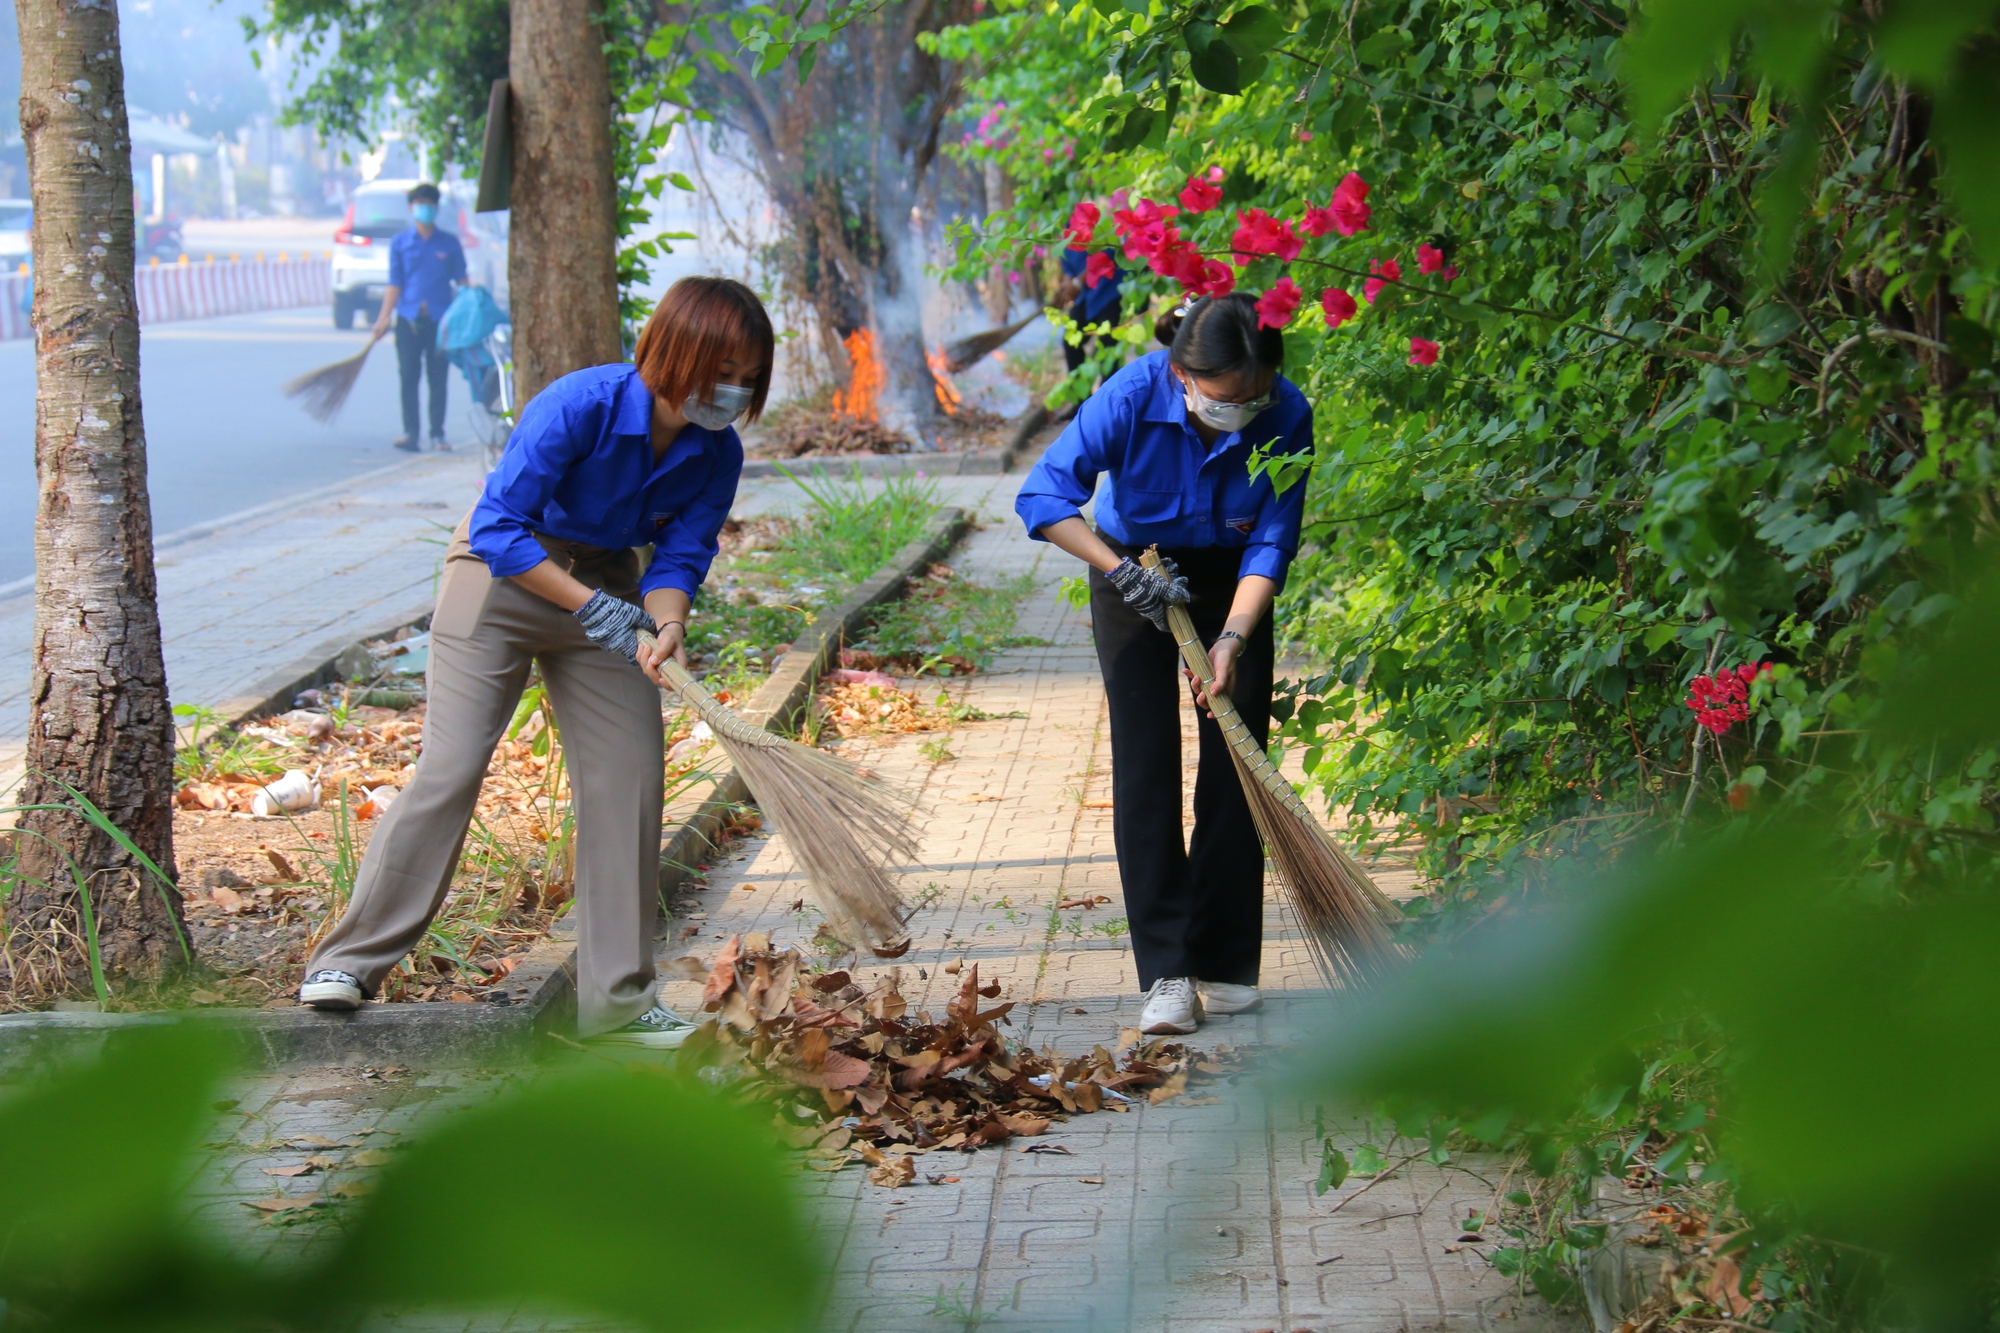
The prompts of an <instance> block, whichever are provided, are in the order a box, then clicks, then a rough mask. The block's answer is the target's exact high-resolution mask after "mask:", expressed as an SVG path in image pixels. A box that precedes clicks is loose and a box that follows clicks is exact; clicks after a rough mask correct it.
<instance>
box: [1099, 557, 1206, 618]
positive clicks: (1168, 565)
mask: <svg viewBox="0 0 2000 1333" xmlns="http://www.w3.org/2000/svg"><path fill="white" fill-rule="evenodd" d="M1162 564H1163V566H1164V568H1163V569H1162V570H1161V571H1154V570H1150V569H1147V568H1146V567H1145V566H1144V565H1142V564H1140V563H1139V562H1138V561H1136V560H1133V559H1131V558H1130V557H1127V558H1126V559H1124V560H1121V561H1119V562H1118V568H1116V569H1114V570H1112V571H1111V572H1110V573H1109V574H1106V575H1105V576H1104V577H1105V578H1107V579H1109V580H1110V581H1111V586H1112V587H1114V588H1116V589H1118V591H1119V592H1120V593H1121V594H1122V595H1123V596H1124V598H1125V604H1126V605H1127V606H1129V607H1131V608H1132V609H1133V610H1134V611H1137V612H1138V613H1139V614H1140V615H1142V616H1144V617H1146V619H1148V620H1150V621H1152V622H1153V628H1155V629H1157V630H1160V631H1162V632H1164V631H1165V630H1166V628H1167V608H1168V607H1169V606H1186V605H1187V604H1188V602H1189V601H1190V600H1192V597H1191V594H1189V592H1188V585H1187V580H1186V579H1184V578H1181V577H1180V576H1179V575H1180V571H1178V570H1177V569H1175V568H1174V566H1173V564H1172V562H1171V561H1163V562H1162Z"/></svg>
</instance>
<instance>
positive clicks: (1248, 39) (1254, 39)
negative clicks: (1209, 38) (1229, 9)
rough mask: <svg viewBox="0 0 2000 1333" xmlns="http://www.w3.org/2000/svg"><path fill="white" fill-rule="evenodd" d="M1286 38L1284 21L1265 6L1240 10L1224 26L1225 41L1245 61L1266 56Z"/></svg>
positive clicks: (1252, 6) (1223, 35)
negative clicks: (1252, 57) (1265, 54)
mask: <svg viewBox="0 0 2000 1333" xmlns="http://www.w3.org/2000/svg"><path fill="white" fill-rule="evenodd" d="M1286 36H1287V34H1286V32H1285V24H1284V20H1282V19H1280V18H1279V17H1278V16H1277V14H1276V13H1275V12H1274V11H1272V10H1270V9H1266V8H1265V7H1264V6H1263V5H1250V6H1248V7H1246V8H1243V9H1239V10H1237V11H1236V13H1235V14H1234V15H1232V16H1231V17H1230V20H1229V22H1227V23H1225V24H1223V25H1222V38H1223V40H1224V41H1226V42H1228V43H1229V48H1230V50H1232V51H1234V52H1236V54H1237V55H1239V56H1241V57H1243V58H1244V59H1245V60H1248V59H1249V58H1250V57H1251V56H1260V55H1262V54H1264V52H1266V51H1268V50H1270V49H1271V48H1272V47H1274V46H1276V45H1277V44H1278V43H1279V42H1282V41H1284V40H1285V37H1286Z"/></svg>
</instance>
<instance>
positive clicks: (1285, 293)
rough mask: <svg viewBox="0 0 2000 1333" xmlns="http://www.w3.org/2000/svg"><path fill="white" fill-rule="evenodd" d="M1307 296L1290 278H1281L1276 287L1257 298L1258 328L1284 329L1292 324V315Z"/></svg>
mask: <svg viewBox="0 0 2000 1333" xmlns="http://www.w3.org/2000/svg"><path fill="white" fill-rule="evenodd" d="M1305 295H1306V294H1305V293H1304V292H1302V291H1300V290H1299V285H1298V284H1297V283H1296V282H1293V281H1292V280H1291V278H1290V277H1289V276H1287V277H1283V278H1279V279H1278V282H1277V285H1276V286H1274V287H1272V288H1271V290H1269V291H1267V292H1265V293H1264V294H1263V295H1262V296H1260V297H1258V298H1257V326H1258V327H1259V328H1264V329H1282V328H1284V327H1285V325H1287V324H1289V323H1291V322H1292V315H1293V313H1294V312H1295V311H1297V310H1298V308H1299V302H1300V301H1303V300H1304V299H1305Z"/></svg>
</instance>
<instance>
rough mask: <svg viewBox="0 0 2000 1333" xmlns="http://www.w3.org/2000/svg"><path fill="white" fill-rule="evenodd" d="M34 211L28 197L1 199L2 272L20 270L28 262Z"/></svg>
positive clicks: (0, 246)
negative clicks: (31, 222)
mask: <svg viewBox="0 0 2000 1333" xmlns="http://www.w3.org/2000/svg"><path fill="white" fill-rule="evenodd" d="M32 211H33V210H32V206H31V205H30V204H29V203H28V201H27V200H26V199H0V273H15V272H18V271H19V270H20V267H21V265H23V264H25V263H27V262H28V253H29V247H28V219H29V217H30V215H31V213H32Z"/></svg>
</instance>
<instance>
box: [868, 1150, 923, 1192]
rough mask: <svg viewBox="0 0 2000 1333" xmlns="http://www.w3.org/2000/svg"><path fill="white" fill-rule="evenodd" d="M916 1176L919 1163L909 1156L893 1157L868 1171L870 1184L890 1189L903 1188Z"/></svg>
mask: <svg viewBox="0 0 2000 1333" xmlns="http://www.w3.org/2000/svg"><path fill="white" fill-rule="evenodd" d="M916 1178H917V1164H916V1161H915V1160H914V1159H913V1158H909V1157H892V1158H890V1159H889V1160H888V1161H886V1162H884V1163H883V1164H882V1165H881V1166H878V1167H875V1168H873V1169H871V1170H870V1171H869V1172H868V1183H869V1184H871V1185H880V1186H881V1187H882V1188H883V1189H890V1190H894V1189H901V1188H902V1187H903V1186H905V1185H907V1184H909V1183H910V1182H911V1181H913V1180H915V1179H916Z"/></svg>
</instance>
